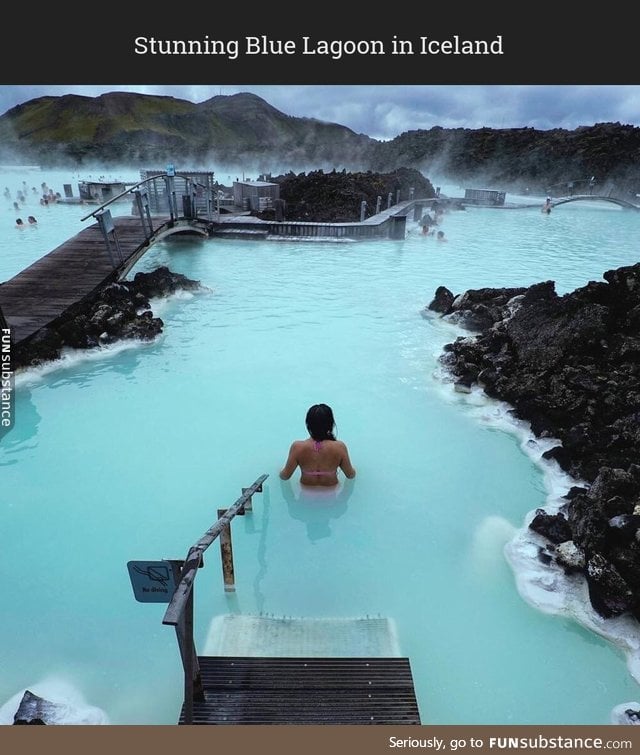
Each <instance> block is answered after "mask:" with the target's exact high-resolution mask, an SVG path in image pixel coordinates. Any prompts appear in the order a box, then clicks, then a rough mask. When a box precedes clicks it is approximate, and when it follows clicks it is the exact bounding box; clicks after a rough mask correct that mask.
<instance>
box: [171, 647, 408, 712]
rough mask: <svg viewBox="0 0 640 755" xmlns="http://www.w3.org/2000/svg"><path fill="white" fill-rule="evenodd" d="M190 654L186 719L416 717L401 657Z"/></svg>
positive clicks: (404, 663) (406, 673)
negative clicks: (194, 673)
mask: <svg viewBox="0 0 640 755" xmlns="http://www.w3.org/2000/svg"><path fill="white" fill-rule="evenodd" d="M198 661H199V664H200V671H201V674H202V684H203V687H204V700H201V701H194V706H193V723H194V724H205V725H222V724H241V725H246V724H258V725H261V724H262V725H264V724H329V725H332V724H353V725H363V724H378V725H380V724H390V725H398V726H401V725H411V724H415V725H420V715H419V712H418V704H417V701H416V696H415V691H414V687H413V678H412V675H411V668H410V665H409V660H408V659H407V658H399V657H397V658H298V657H295V658H250V657H226V656H216V657H211V656H204V657H199V658H198ZM178 723H180V724H184V723H185V719H184V706H183V708H182V711H181V714H180V720H179V722H178Z"/></svg>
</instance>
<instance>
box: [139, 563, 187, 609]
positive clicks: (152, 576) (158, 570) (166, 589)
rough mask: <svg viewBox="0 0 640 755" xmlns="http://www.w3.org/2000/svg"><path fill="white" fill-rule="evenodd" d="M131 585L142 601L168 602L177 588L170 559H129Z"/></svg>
mask: <svg viewBox="0 0 640 755" xmlns="http://www.w3.org/2000/svg"><path fill="white" fill-rule="evenodd" d="M127 569H128V570H129V577H130V578H131V586H132V587H133V594H134V595H135V598H136V600H138V601H140V603H168V602H169V601H170V600H171V598H172V597H173V593H174V591H175V589H176V585H175V580H174V578H173V569H172V568H171V564H170V563H169V561H129V562H128V563H127Z"/></svg>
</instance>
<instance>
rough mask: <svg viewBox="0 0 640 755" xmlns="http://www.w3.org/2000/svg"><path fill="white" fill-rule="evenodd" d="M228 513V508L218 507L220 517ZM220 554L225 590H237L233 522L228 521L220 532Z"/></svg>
mask: <svg viewBox="0 0 640 755" xmlns="http://www.w3.org/2000/svg"><path fill="white" fill-rule="evenodd" d="M226 513H227V509H218V519H219V518H220V517H221V516H224V515H225V514H226ZM220 556H221V557H222V576H223V579H224V591H225V592H235V591H236V582H235V577H234V573H233V547H232V545H231V522H227V523H226V525H225V526H224V527H223V529H222V530H221V532H220Z"/></svg>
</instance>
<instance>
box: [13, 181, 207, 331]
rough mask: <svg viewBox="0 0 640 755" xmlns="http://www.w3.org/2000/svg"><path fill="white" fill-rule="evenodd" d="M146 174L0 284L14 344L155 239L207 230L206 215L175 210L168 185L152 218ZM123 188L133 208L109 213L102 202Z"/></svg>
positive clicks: (123, 270) (110, 277) (122, 271)
mask: <svg viewBox="0 0 640 755" xmlns="http://www.w3.org/2000/svg"><path fill="white" fill-rule="evenodd" d="M154 178H157V177H154ZM151 180H154V179H146V181H142V182H140V183H139V184H136V185H135V187H132V188H131V189H129V190H127V191H125V192H122V194H119V195H117V196H115V197H113V198H112V199H110V200H109V202H107V203H105V204H104V205H102V206H101V207H99V208H97V209H95V210H94V211H93V212H91V213H90V214H89V215H87V216H86V217H84V218H82V220H87V219H89V218H93V219H94V220H95V221H96V222H94V223H93V224H92V225H91V226H89V227H87V228H85V229H83V230H82V231H80V232H79V233H77V234H76V235H75V236H74V237H73V238H71V239H69V240H68V241H65V242H64V243H63V244H61V245H60V246H59V247H57V248H56V249H54V250H53V251H52V252H49V254H47V255H45V256H44V257H42V258H41V259H39V260H37V261H36V262H34V263H33V264H32V265H29V267H27V268H25V269H24V270H22V271H21V272H20V273H18V274H17V275H16V276H14V277H13V278H11V279H9V280H8V281H5V282H4V283H2V284H0V318H3V319H4V321H5V322H6V324H7V325H8V327H9V328H10V329H11V336H12V339H13V343H14V345H18V344H21V343H23V342H25V341H27V340H29V339H30V338H32V337H33V336H34V335H35V334H36V333H37V332H38V331H40V330H41V329H42V328H44V327H46V326H48V325H50V324H52V323H53V322H55V321H56V320H57V319H58V318H59V317H61V316H62V315H63V314H64V313H65V312H66V311H67V310H68V309H69V308H70V307H71V306H73V305H74V304H77V303H78V302H81V301H82V300H83V299H86V298H88V297H89V296H91V294H93V293H94V292H95V291H96V290H97V289H99V288H100V287H102V286H104V285H106V284H107V283H110V282H112V281H116V280H119V279H122V278H124V277H125V276H126V275H127V273H128V272H129V270H131V268H132V267H133V266H134V265H135V264H136V262H137V261H138V260H139V259H140V258H141V257H142V255H143V254H144V253H145V252H146V251H148V249H149V248H150V246H151V245H152V244H154V243H155V242H157V241H160V240H161V239H163V238H166V237H167V236H169V235H171V234H174V233H189V234H193V233H196V234H199V235H203V236H208V235H209V231H210V226H211V221H210V219H208V218H200V217H194V216H186V217H185V216H184V215H182V216H181V215H180V214H179V213H178V209H177V200H176V197H175V194H172V193H171V191H169V193H168V196H169V202H168V205H169V206H168V208H167V214H166V215H163V216H154V217H153V218H152V217H151V214H150V212H149V207H148V201H147V198H146V192H145V191H144V185H145V184H146V183H148V182H149V181H151ZM127 193H130V194H131V198H132V200H133V202H134V207H135V208H136V210H137V211H136V212H135V214H134V215H130V216H122V217H112V215H111V212H110V210H108V209H107V208H108V205H110V204H111V203H112V202H115V201H117V200H118V199H120V198H121V197H122V196H123V195H124V194H127Z"/></svg>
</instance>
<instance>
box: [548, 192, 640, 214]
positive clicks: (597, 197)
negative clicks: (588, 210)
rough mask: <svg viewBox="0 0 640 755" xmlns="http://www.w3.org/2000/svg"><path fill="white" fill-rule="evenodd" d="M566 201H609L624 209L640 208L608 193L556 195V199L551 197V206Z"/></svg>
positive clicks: (565, 202)
mask: <svg viewBox="0 0 640 755" xmlns="http://www.w3.org/2000/svg"><path fill="white" fill-rule="evenodd" d="M568 202H610V203H611V204H615V205H618V207H622V208H624V209H625V210H640V205H637V204H634V203H633V202H629V201H627V200H626V199H621V198H620V197H614V196H609V195H608V194H572V195H571V196H568V197H557V198H556V199H551V206H552V207H557V206H558V205H561V204H567V203H568Z"/></svg>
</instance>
